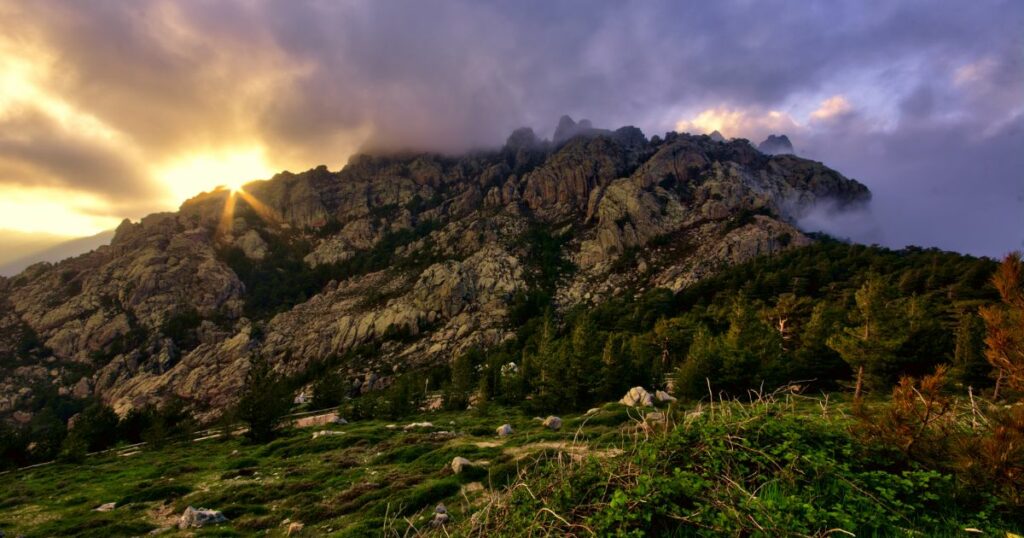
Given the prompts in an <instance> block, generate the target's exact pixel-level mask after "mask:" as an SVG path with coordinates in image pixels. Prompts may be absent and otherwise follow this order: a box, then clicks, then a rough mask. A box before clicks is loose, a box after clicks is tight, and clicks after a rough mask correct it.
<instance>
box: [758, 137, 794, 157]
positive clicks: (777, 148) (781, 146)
mask: <svg viewBox="0 0 1024 538" xmlns="http://www.w3.org/2000/svg"><path fill="white" fill-rule="evenodd" d="M757 149H758V151H760V152H761V153H764V154H765V155H782V154H790V155H793V154H796V151H794V150H793V144H792V143H791V142H790V141H789V137H788V136H786V135H773V134H772V135H768V138H765V139H764V141H763V142H761V143H760V144H758V145H757Z"/></svg>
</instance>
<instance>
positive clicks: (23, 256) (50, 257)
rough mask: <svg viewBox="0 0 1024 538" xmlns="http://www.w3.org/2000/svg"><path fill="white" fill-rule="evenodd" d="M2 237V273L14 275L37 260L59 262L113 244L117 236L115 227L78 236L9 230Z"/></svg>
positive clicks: (0, 266) (0, 261)
mask: <svg viewBox="0 0 1024 538" xmlns="http://www.w3.org/2000/svg"><path fill="white" fill-rule="evenodd" d="M0 238H2V241H3V245H4V249H3V251H4V254H3V256H2V257H0V276H14V275H16V274H18V273H20V272H22V271H24V270H25V268H26V267H28V266H30V265H32V264H34V263H38V262H50V263H56V262H59V261H61V260H65V259H67V258H72V257H75V256H78V255H79V254H85V253H86V252H89V251H91V250H95V249H97V248H99V247H101V246H103V245H109V244H110V240H111V239H113V238H114V230H107V231H105V232H100V233H98V234H96V235H92V236H89V237H79V238H77V239H67V238H64V237H60V236H52V235H44V234H17V233H7V232H4V233H3V234H2V236H0ZM12 254H13V255H12Z"/></svg>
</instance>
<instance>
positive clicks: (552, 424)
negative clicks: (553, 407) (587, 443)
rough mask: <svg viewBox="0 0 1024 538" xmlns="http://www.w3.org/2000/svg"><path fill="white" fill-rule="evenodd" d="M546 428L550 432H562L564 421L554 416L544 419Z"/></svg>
mask: <svg viewBox="0 0 1024 538" xmlns="http://www.w3.org/2000/svg"><path fill="white" fill-rule="evenodd" d="M544 427H545V428H547V429H549V430H555V431H557V430H560V429H562V419H560V418H558V417H556V416H554V415H552V416H549V417H548V418H546V419H544Z"/></svg>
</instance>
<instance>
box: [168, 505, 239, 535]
mask: <svg viewBox="0 0 1024 538" xmlns="http://www.w3.org/2000/svg"><path fill="white" fill-rule="evenodd" d="M227 520H228V518H226V517H224V514H222V513H220V512H219V511H217V510H211V509H209V508H193V507H191V506H189V507H188V508H186V509H185V512H184V513H182V514H181V518H180V519H178V528H179V529H191V528H196V527H204V526H206V525H213V524H216V523H223V522H225V521H227Z"/></svg>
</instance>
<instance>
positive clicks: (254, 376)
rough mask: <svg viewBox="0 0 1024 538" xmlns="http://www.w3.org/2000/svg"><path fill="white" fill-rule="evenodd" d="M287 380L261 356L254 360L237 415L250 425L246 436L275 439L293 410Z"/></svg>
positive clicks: (255, 440) (254, 438) (252, 438)
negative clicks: (278, 429) (287, 415)
mask: <svg viewBox="0 0 1024 538" xmlns="http://www.w3.org/2000/svg"><path fill="white" fill-rule="evenodd" d="M291 399H292V394H291V390H290V389H289V387H288V383H287V381H286V380H285V379H284V378H283V377H282V376H281V375H279V374H277V373H275V372H274V371H273V369H272V367H271V366H270V364H269V363H268V362H267V360H266V359H264V358H263V357H261V356H256V357H254V358H253V359H252V361H251V363H250V365H249V372H248V373H247V374H246V376H245V385H244V386H243V388H242V393H241V394H240V395H239V397H238V404H237V407H236V408H235V416H237V417H238V419H239V420H241V421H242V422H245V423H246V425H248V426H249V430H248V431H247V432H246V437H248V438H249V439H250V440H252V441H254V442H257V443H265V442H267V441H269V440H271V439H273V438H274V437H275V435H276V433H277V432H276V429H277V426H278V424H279V423H280V421H281V419H282V417H284V415H285V414H287V413H288V411H289V409H291Z"/></svg>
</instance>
